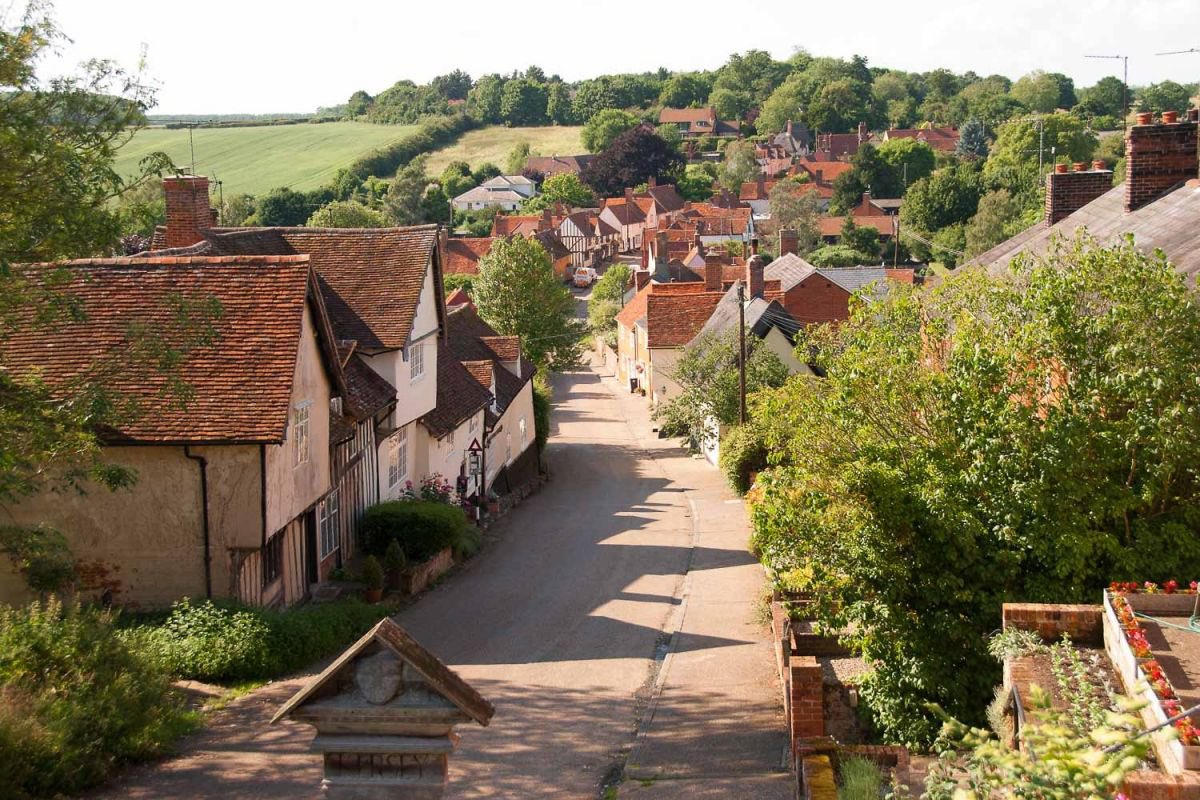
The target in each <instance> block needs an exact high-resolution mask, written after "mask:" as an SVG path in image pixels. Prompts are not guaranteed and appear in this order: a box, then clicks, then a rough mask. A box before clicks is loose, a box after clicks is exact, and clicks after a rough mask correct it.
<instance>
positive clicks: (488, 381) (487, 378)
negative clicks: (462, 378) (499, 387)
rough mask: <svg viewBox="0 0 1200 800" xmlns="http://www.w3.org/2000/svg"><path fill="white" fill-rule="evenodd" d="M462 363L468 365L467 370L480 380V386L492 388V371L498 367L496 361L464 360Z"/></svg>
mask: <svg viewBox="0 0 1200 800" xmlns="http://www.w3.org/2000/svg"><path fill="white" fill-rule="evenodd" d="M462 365H463V366H464V367H466V369H467V372H469V373H471V377H472V378H474V379H475V380H476V381H478V382H479V385H480V386H482V387H484V388H485V389H488V390H490V389H491V388H492V377H493V376H492V371H493V370H494V369H495V368H496V362H494V361H490V360H488V359H483V360H480V361H464V362H462Z"/></svg>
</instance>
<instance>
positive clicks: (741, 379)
mask: <svg viewBox="0 0 1200 800" xmlns="http://www.w3.org/2000/svg"><path fill="white" fill-rule="evenodd" d="M737 299H738V421H739V422H740V423H741V424H742V425H745V424H746V287H745V286H744V285H742V284H740V283H739V284H738V293H737Z"/></svg>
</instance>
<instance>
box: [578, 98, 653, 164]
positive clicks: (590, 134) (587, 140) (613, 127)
mask: <svg viewBox="0 0 1200 800" xmlns="http://www.w3.org/2000/svg"><path fill="white" fill-rule="evenodd" d="M637 124H638V118H637V117H635V116H634V115H633V114H630V113H629V112H627V111H621V110H619V109H616V108H606V109H604V110H603V111H600V112H598V113H597V114H596V115H595V116H593V117H592V118H591V119H589V120H588V121H587V124H586V125H584V126H583V130H582V131H581V132H580V134H579V138H580V141H582V143H583V147H584V149H585V150H587V151H588V152H589V153H599V152H600V151H601V150H604V149H606V148H607V147H608V146H609V145H610V144H612V143H613V140H614V139H616V138H617V137H618V136H620V135H621V134H622V133H624V132H625V131H627V130H630V129H632V128H634V127H637Z"/></svg>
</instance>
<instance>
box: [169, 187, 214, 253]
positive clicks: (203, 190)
mask: <svg viewBox="0 0 1200 800" xmlns="http://www.w3.org/2000/svg"><path fill="white" fill-rule="evenodd" d="M163 193H164V195H165V196H166V205H167V236H166V246H167V247H188V246H189V245H193V244H195V243H196V242H199V241H200V240H201V239H203V238H204V237H203V236H202V235H201V233H200V231H202V230H206V229H208V228H211V227H212V225H213V212H212V207H211V206H210V205H209V202H208V178H205V177H201V176H199V175H176V176H174V177H170V178H164V179H163Z"/></svg>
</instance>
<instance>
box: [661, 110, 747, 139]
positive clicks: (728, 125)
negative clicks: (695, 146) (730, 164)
mask: <svg viewBox="0 0 1200 800" xmlns="http://www.w3.org/2000/svg"><path fill="white" fill-rule="evenodd" d="M658 124H659V125H674V126H675V127H677V128H678V129H679V135H680V136H682V137H683V138H685V139H695V138H699V137H701V136H737V135H739V134H740V133H741V126H740V125H739V124H738V122H737V121H736V120H728V121H727V120H720V119H717V112H716V110H715V109H713V108H712V107H711V106H710V107H708V108H664V109H663V110H662V111H661V112H659V115H658Z"/></svg>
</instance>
